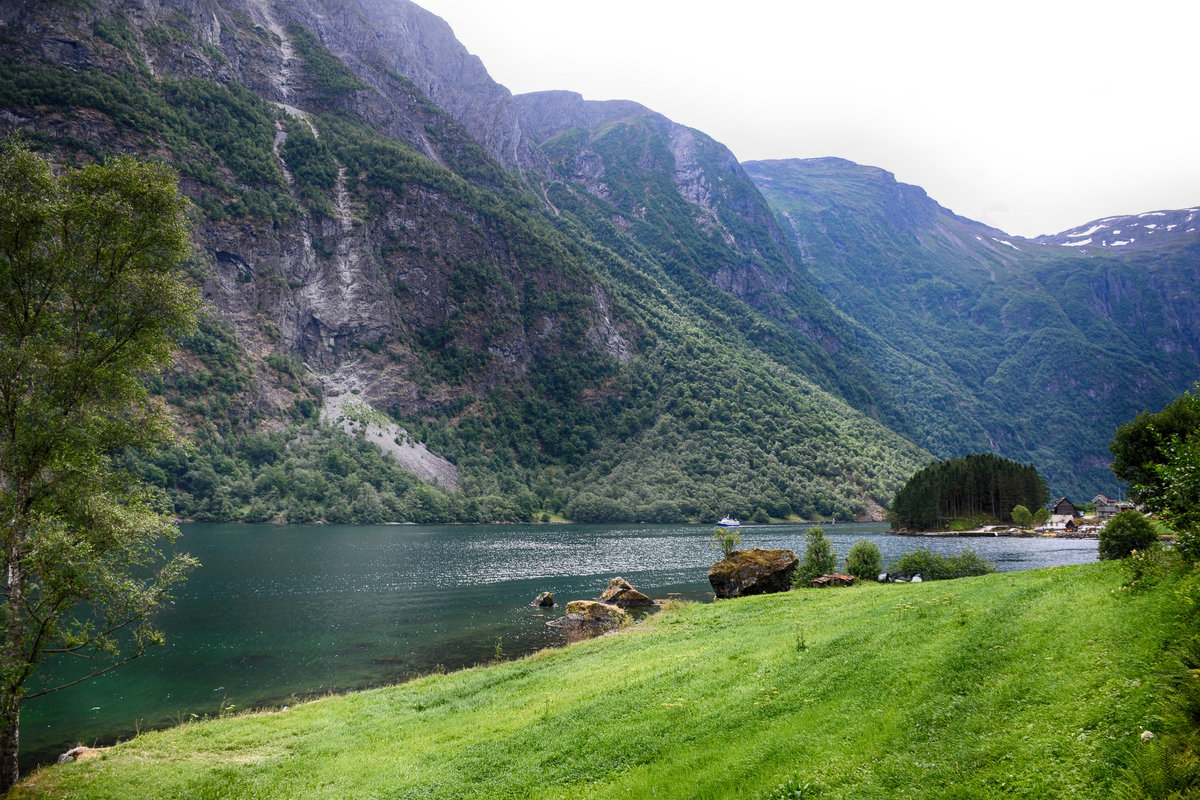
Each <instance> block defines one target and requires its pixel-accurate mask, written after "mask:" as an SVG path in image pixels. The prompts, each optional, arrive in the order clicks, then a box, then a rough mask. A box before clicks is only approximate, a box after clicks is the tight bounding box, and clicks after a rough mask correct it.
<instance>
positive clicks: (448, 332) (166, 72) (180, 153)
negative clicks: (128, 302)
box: [0, 0, 635, 411]
mask: <svg viewBox="0 0 1200 800" xmlns="http://www.w3.org/2000/svg"><path fill="white" fill-rule="evenodd" d="M47 10H48V9H47V8H45V7H43V6H42V5H41V4H36V3H24V4H9V5H7V6H6V7H5V9H4V10H3V12H0V13H3V14H4V16H3V17H0V20H2V21H3V23H4V27H5V30H6V32H7V34H8V36H9V40H8V41H9V42H10V43H11V44H10V45H6V55H7V56H8V57H10V58H13V59H15V60H17V61H19V62H22V63H23V64H24V65H27V66H26V72H24V73H22V76H21V78H20V79H18V81H17V82H20V81H21V80H25V81H26V82H30V81H32V80H33V78H30V77H29V76H30V75H31V74H33V71H34V70H37V69H45V70H50V71H52V72H53V71H54V70H68V71H70V74H72V75H74V76H79V75H84V76H86V75H89V74H91V72H90V71H93V70H94V71H96V72H99V73H104V74H107V75H110V76H115V78H116V79H115V80H112V79H109V80H107V81H103V83H104V88H103V89H102V91H104V92H110V93H111V92H114V91H119V90H122V91H126V92H133V93H134V96H131V97H130V98H129V99H125V98H124V97H121V96H120V95H118V98H117V99H116V100H113V101H111V102H110V101H109V100H108V99H107V98H102V99H101V100H100V101H99V102H96V103H93V104H92V107H90V108H89V107H87V106H88V100H87V95H86V89H85V88H84V87H82V86H80V87H72V89H71V90H69V96H65V97H63V98H62V100H63V101H64V102H66V103H70V104H72V105H73V106H74V107H73V108H71V110H70V111H69V112H66V113H64V112H62V111H58V110H55V109H54V108H53V107H52V106H49V105H46V104H39V103H36V102H33V103H22V102H20V101H15V98H14V97H13V96H12V93H9V98H8V102H5V103H4V104H3V105H4V107H5V109H4V115H5V118H6V120H7V122H6V126H7V127H20V128H22V129H25V130H27V131H31V132H34V133H35V135H38V136H41V137H44V140H45V141H46V142H48V143H50V144H51V145H52V146H54V145H56V146H58V147H60V148H61V151H62V152H64V153H66V152H69V151H70V150H71V149H73V148H75V147H78V146H80V145H83V146H85V147H89V148H94V149H96V148H103V147H104V146H105V145H110V144H112V143H114V142H115V143H121V144H122V145H123V146H124V147H125V148H126V149H129V150H144V149H145V143H146V141H147V134H149V136H150V137H154V136H156V135H161V136H164V137H165V138H164V140H163V145H161V146H160V147H159V148H158V150H157V151H158V152H159V153H160V154H161V155H163V156H165V157H166V158H168V159H169V160H172V161H174V162H175V163H176V164H177V165H179V166H180V168H181V170H182V171H183V172H184V181H183V188H184V190H185V191H186V192H187V193H189V194H190V195H192V196H193V197H195V198H196V199H197V201H198V202H199V203H200V204H201V205H202V206H204V207H205V208H206V209H208V210H209V213H206V214H205V215H203V216H202V217H201V218H200V220H199V224H198V226H197V228H196V244H197V251H198V257H199V258H200V260H201V261H203V262H205V264H206V266H207V269H206V271H207V273H208V277H207V279H206V280H205V285H204V296H205V298H206V300H208V301H209V303H210V304H211V306H212V307H213V308H214V309H216V310H218V313H219V314H220V315H221V316H223V317H224V318H226V319H229V320H231V321H233V322H234V323H235V324H236V325H237V328H238V331H239V334H240V336H241V338H242V340H243V342H244V343H245V344H246V346H247V348H248V351H249V352H251V353H257V354H258V355H259V356H262V355H265V354H266V353H268V352H271V351H272V350H276V349H282V350H283V351H284V352H290V353H294V354H296V355H298V356H299V357H300V358H301V359H302V360H303V361H304V363H305V364H307V365H308V366H309V367H310V368H311V369H313V370H314V371H315V372H317V373H318V374H335V373H345V372H347V371H349V372H352V373H357V374H358V375H359V376H360V377H364V378H365V377H366V376H370V380H366V381H364V389H365V390H366V391H367V392H368V393H369V398H368V399H369V400H370V401H371V402H372V403H374V404H375V405H376V406H378V407H380V408H388V407H398V408H401V409H404V410H407V411H412V410H416V409H420V408H423V407H429V406H436V405H438V404H443V403H446V402H450V401H452V400H453V399H454V398H455V397H457V396H461V395H464V394H467V393H470V392H473V391H479V390H485V391H486V390H487V389H488V387H495V386H497V385H500V384H502V383H505V382H507V381H512V380H520V379H521V376H522V375H523V374H524V373H525V371H526V370H527V369H528V367H529V365H530V363H531V362H532V360H533V359H534V358H535V357H537V356H538V354H539V353H544V352H548V351H556V350H557V349H559V348H560V347H561V346H563V345H561V344H560V343H559V341H558V340H559V339H560V336H559V334H560V333H561V325H560V324H559V318H560V316H561V313H560V312H558V311H557V310H546V309H537V308H532V307H531V305H533V306H536V305H538V303H537V302H536V301H535V300H534V295H538V296H540V295H541V293H543V292H545V291H552V292H556V291H561V292H566V293H570V294H572V296H576V297H580V298H585V299H586V301H587V303H586V305H587V307H584V308H576V309H574V314H573V316H574V317H575V318H578V319H581V320H582V321H583V322H584V323H585V326H586V328H587V330H588V331H589V333H588V334H587V335H586V336H585V337H584V338H583V339H582V342H583V346H585V347H586V346H589V345H588V342H595V343H597V344H596V345H595V346H596V347H597V348H598V349H600V350H601V351H602V352H610V351H611V352H614V353H617V354H620V355H621V356H622V357H625V358H628V357H629V354H630V353H631V352H632V347H631V345H630V343H629V342H630V339H631V337H632V336H633V335H635V333H634V332H633V331H632V329H631V328H630V327H629V326H628V325H626V324H624V323H622V322H621V320H620V319H618V318H616V317H614V313H615V312H614V308H615V305H614V304H613V303H612V302H611V300H610V299H609V298H607V297H606V294H605V292H604V290H603V289H601V288H600V287H599V286H597V285H596V284H595V282H594V281H593V280H592V279H589V278H588V277H587V276H586V274H584V273H582V272H578V271H576V273H575V275H574V277H566V275H565V272H564V271H563V270H562V269H560V267H561V266H562V265H561V264H556V263H553V260H552V259H550V258H546V259H543V260H541V261H540V262H539V263H537V264H534V263H532V262H531V259H530V258H529V255H530V250H531V249H533V250H537V249H551V250H552V249H553V248H554V247H556V246H558V245H557V244H555V243H554V239H555V237H554V235H553V233H552V232H550V231H548V230H547V229H545V228H544V226H542V225H541V223H539V222H537V221H536V220H533V216H535V215H534V214H533V212H531V211H530V210H528V209H526V210H519V211H518V212H517V213H516V215H515V216H514V215H513V214H512V213H511V212H509V211H506V210H503V205H504V201H501V200H500V199H499V198H498V197H496V196H495V195H493V194H491V193H492V192H496V191H499V192H508V193H511V192H513V191H515V187H516V186H517V183H516V182H515V180H514V179H513V178H512V176H511V175H510V174H509V173H508V172H506V171H505V169H504V167H517V166H518V165H522V166H524V167H525V168H527V169H529V168H537V167H538V165H539V164H544V163H545V159H544V157H543V156H541V155H540V153H539V152H538V151H537V150H536V148H534V147H533V146H532V145H531V144H530V142H529V140H528V139H527V138H526V137H524V135H523V134H522V133H521V131H520V128H519V124H518V120H517V115H516V110H515V106H514V103H513V101H512V98H511V96H510V95H509V93H508V91H507V90H505V89H504V88H503V87H501V86H499V85H497V84H495V83H494V82H493V81H492V80H491V79H490V77H489V76H488V75H487V72H486V70H485V69H484V68H483V65H482V64H481V63H480V62H479V60H478V59H477V58H475V57H474V56H471V55H470V54H469V53H467V52H466V50H465V49H464V48H463V47H462V45H461V44H459V43H458V42H457V41H456V40H455V39H454V37H453V34H452V33H451V31H450V29H449V27H448V26H447V25H446V24H445V23H444V22H443V21H442V20H440V19H439V18H437V17H435V16H433V15H432V14H429V13H428V12H426V11H424V10H423V9H421V8H419V7H417V6H416V5H414V4H412V3H409V2H407V0H395V2H390V1H389V2H383V1H381V0H362V2H349V1H343V0H299V2H289V3H274V2H270V0H232V1H231V2H222V3H217V2H214V1H213V0H191V1H190V2H182V3H172V4H160V3H157V2H153V1H152V0H141V1H139V2H118V1H117V0H108V1H107V2H98V3H91V4H87V5H75V4H63V5H62V6H61V7H60V8H59V9H57V10H58V11H60V12H61V13H53V14H48V13H43V12H45V11H47ZM63 74H64V75H66V74H68V73H63ZM89 80H90V79H89ZM189 81H191V83H189ZM196 81H201V83H196ZM134 87H136V88H134ZM212 87H229V88H228V89H226V90H223V91H224V92H225V93H224V94H221V98H220V100H219V101H218V102H233V101H234V100H235V99H236V101H237V102H239V103H241V104H243V106H244V108H239V109H237V110H230V109H224V108H221V107H220V106H219V105H217V106H214V105H213V102H214V95H215V94H217V93H218V92H217V90H216V89H215V88H212ZM241 87H244V89H246V90H249V94H245V93H243V94H240V95H239V94H237V92H244V90H243V89H242V88H241ZM231 92H232V94H230V93H231ZM193 93H200V94H204V95H206V98H207V99H204V98H199V99H196V100H195V101H193V100H192V97H191V95H192V94H193ZM164 101H165V102H164ZM264 101H265V102H264ZM151 102H153V103H156V104H160V105H161V106H162V108H163V109H164V110H163V111H158V112H157V113H159V114H160V115H161V114H163V113H166V112H176V111H179V112H186V113H187V114H188V115H189V116H188V118H187V119H186V120H184V121H183V122H180V123H179V125H178V127H177V128H175V129H172V128H170V124H171V123H169V122H168V123H163V122H161V121H160V120H151V121H147V122H145V123H144V124H143V123H141V122H139V121H138V120H134V121H133V122H132V124H130V123H129V122H123V121H122V119H121V118H120V117H119V115H117V114H115V113H114V112H113V105H114V103H115V104H119V105H120V106H121V108H120V110H121V111H126V110H128V111H129V113H136V111H137V109H136V107H137V106H138V105H139V104H142V105H145V104H147V103H151ZM151 113H156V112H155V111H151ZM225 113H233V114H235V115H236V114H247V113H249V114H253V115H257V118H258V119H259V120H261V122H260V123H259V124H257V126H250V125H247V127H246V128H245V129H244V130H240V131H238V132H237V134H236V135H237V137H238V138H237V139H236V140H234V139H233V137H232V136H231V137H230V139H231V140H230V141H225V140H223V139H222V136H223V135H224V134H225V133H226V131H224V130H222V124H223V123H222V122H221V120H220V118H219V117H218V118H214V117H213V115H214V114H225ZM338 120H343V121H344V120H353V121H354V123H355V124H357V125H359V127H358V128H356V129H349V128H346V127H345V124H344V123H339V122H338ZM297 125H299V126H301V127H297ZM139 126H140V130H139ZM339 126H340V127H339ZM335 128H336V130H335ZM300 134H303V139H304V141H303V142H302V143H301V144H299V145H298V144H297V140H296V137H297V136H299V135H300ZM338 134H340V138H339V137H338ZM180 135H182V136H191V137H199V139H200V140H201V141H203V142H204V144H205V145H207V148H205V147H203V146H198V145H197V144H188V143H187V142H185V141H182V140H181V139H179V138H176V139H172V137H179V136H180ZM371 136H374V137H375V138H374V139H370V137H371ZM364 137H366V138H364ZM368 140H369V141H368ZM394 142H402V143H404V144H407V145H408V146H409V147H410V148H411V150H410V151H405V149H404V148H403V147H402V146H397V145H396V144H395V143H394ZM364 148H366V149H368V150H371V149H372V148H373V152H374V154H375V155H374V156H364V155H363V152H364ZM97 152H98V150H97ZM247 154H249V155H250V156H254V157H256V158H257V159H258V161H257V162H255V163H254V164H252V165H250V166H248V167H246V169H244V170H242V171H239V170H238V168H237V166H236V164H237V163H238V162H237V161H235V159H242V160H246V159H247ZM380 154H386V155H387V156H388V157H389V158H391V159H393V161H395V163H396V164H398V165H399V166H397V167H396V168H395V169H393V170H392V171H391V172H390V173H389V174H388V175H387V176H383V175H381V174H379V173H376V172H374V171H373V170H376V169H378V166H379V165H378V164H377V163H376V164H373V163H371V158H372V157H376V158H377V157H378V156H379V155H380ZM416 154H420V155H421V156H424V157H425V158H427V159H428V160H429V162H431V163H427V164H426V165H424V166H423V165H422V164H421V162H420V160H419V158H418V157H417V156H416ZM351 158H354V159H356V161H355V162H354V163H351V160H350V159H351ZM414 158H417V159H418V160H415V161H414ZM192 159H195V160H197V161H204V160H211V161H213V162H214V163H215V165H216V169H210V170H207V171H205V170H203V169H201V168H198V167H196V166H195V165H191V164H190V163H189V162H190V160H192ZM230 165H233V166H230ZM322 170H323V172H321V171H322ZM251 201H253V202H254V203H256V204H258V205H255V206H251V205H250V203H251ZM263 203H266V204H267V205H266V206H263V205H262V204H263ZM247 212H249V213H247ZM264 223H266V224H264ZM514 237H517V239H519V240H520V241H515V240H514ZM468 273H469V274H468ZM423 342H425V343H426V344H427V345H429V346H424V345H423V344H422V343H423ZM447 346H450V347H455V346H457V347H460V348H462V349H463V350H464V351H466V350H469V351H470V352H471V353H472V354H474V357H473V358H472V359H470V361H471V368H470V369H469V370H468V372H469V374H466V375H460V376H458V377H460V378H462V380H456V381H454V382H453V383H454V385H448V384H447V383H446V382H445V381H437V380H432V381H431V380H430V379H429V377H428V374H429V372H430V371H431V369H432V370H434V371H436V370H437V368H438V366H439V365H438V363H437V361H438V358H439V357H440V356H441V355H442V352H441V351H443V350H444V349H445V348H446V347H447ZM430 347H433V348H434V351H433V352H431V351H430ZM439 384H440V385H439Z"/></svg>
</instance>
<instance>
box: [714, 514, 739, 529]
mask: <svg viewBox="0 0 1200 800" xmlns="http://www.w3.org/2000/svg"><path fill="white" fill-rule="evenodd" d="M741 526H742V523H740V522H738V521H737V520H736V519H734V518H733V517H724V518H722V520H721V521H720V522H718V523H717V527H719V528H740V527H741Z"/></svg>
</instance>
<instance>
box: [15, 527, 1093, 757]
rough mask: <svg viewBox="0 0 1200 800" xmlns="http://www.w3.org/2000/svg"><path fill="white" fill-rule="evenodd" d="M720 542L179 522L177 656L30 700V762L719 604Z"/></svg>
mask: <svg viewBox="0 0 1200 800" xmlns="http://www.w3.org/2000/svg"><path fill="white" fill-rule="evenodd" d="M809 527H810V526H808V525H772V526H746V527H745V528H744V529H743V537H744V546H746V547H765V548H777V547H782V548H789V549H792V550H795V551H797V552H798V553H803V550H804V533H805V531H807V530H808V528H809ZM825 530H826V533H827V534H828V536H829V538H830V539H831V541H832V542H833V544H834V547H835V549H836V550H837V551H838V553H839V554H841V555H842V556H845V554H846V552H847V551H848V550H849V549H850V546H851V545H852V544H853V543H854V541H856V540H857V539H859V538H867V539H870V540H872V541H874V542H875V543H876V544H877V545H878V546H879V549H880V550H881V551H882V553H883V556H884V562H885V563H887V562H888V561H890V560H892V559H895V558H897V557H899V556H900V555H901V554H903V553H904V552H907V551H909V550H912V549H915V548H917V547H928V548H930V549H932V550H935V551H937V552H943V553H947V554H953V553H956V552H959V551H960V550H962V549H964V548H967V547H971V548H974V549H975V550H976V551H977V552H978V553H980V555H982V556H983V557H984V558H986V559H988V560H989V561H991V562H992V563H994V564H995V565H996V566H997V568H998V569H1000V570H1001V571H1007V570H1014V569H1031V568H1036V567H1047V566H1058V565H1064V564H1080V563H1087V562H1091V561H1095V560H1096V542H1095V540H1090V541H1089V540H1060V539H1044V538H1036V539H1015V538H960V537H918V538H911V537H898V536H891V535H886V534H885V533H884V531H885V526H884V525H883V524H869V523H868V524H845V525H834V526H827V527H826V528H825ZM711 531H712V528H711V526H699V525H690V526H689V525H675V526H670V525H625V526H611V525H607V526H606V525H480V526H409V525H404V526H393V525H388V526H341V525H312V526H301V525H295V526H269V525H184V526H183V537H182V538H181V539H180V541H179V547H180V549H182V550H184V551H186V552H189V553H191V554H193V555H194V556H196V557H197V558H199V559H200V561H201V564H202V566H201V567H200V568H198V569H197V570H196V571H195V572H194V573H193V574H192V575H191V577H190V578H189V579H188V581H187V583H186V584H184V585H183V587H182V588H181V589H180V590H179V591H178V592H177V593H176V598H175V602H174V605H173V606H172V607H171V608H169V609H168V610H167V611H165V612H164V613H163V614H162V615H161V616H160V623H161V626H162V628H163V629H164V630H165V631H166V634H167V643H166V644H165V645H164V646H162V647H157V648H153V649H152V650H151V652H150V653H149V654H148V655H146V656H144V657H143V658H141V659H139V660H136V661H134V662H131V663H130V664H127V665H125V666H123V667H121V668H120V669H118V670H116V671H114V672H111V673H108V674H106V675H103V676H101V677H99V678H96V679H94V680H92V681H89V682H87V683H83V684H80V685H78V686H74V687H71V688H69V689H66V690H63V691H61V692H58V693H55V694H51V695H47V696H46V697H43V698H38V699H36V700H31V701H30V702H29V703H28V704H27V705H26V706H25V710H24V711H23V714H22V741H23V746H24V760H25V761H26V762H27V765H28V766H32V765H33V764H36V763H45V762H46V761H49V760H52V759H53V757H54V756H55V755H57V754H58V753H61V752H63V751H65V750H66V749H68V748H69V747H72V746H74V745H75V744H79V743H83V744H89V745H90V744H93V743H101V744H103V743H109V742H111V741H113V740H114V739H117V738H121V737H127V736H129V735H131V734H132V733H133V732H134V731H135V730H138V729H141V730H145V729H147V728H152V727H160V726H163V725H169V724H171V723H173V722H176V721H180V720H186V719H188V718H190V716H191V715H192V714H195V715H199V716H205V715H210V714H216V713H220V712H221V711H222V710H231V709H232V710H234V711H240V710H243V709H247V708H256V707H259V706H263V705H284V704H287V703H289V702H294V701H295V700H296V699H298V698H300V697H307V696H313V695H319V694H322V693H325V692H331V691H344V690H347V689H356V688H364V687H370V686H380V685H385V684H389V683H394V682H398V681H402V680H405V679H407V678H411V677H414V676H416V675H420V674H424V673H428V672H431V671H434V670H437V669H442V668H444V669H457V668H460V667H464V666H469V665H473V664H477V663H481V662H485V661H488V660H490V659H493V658H495V657H497V655H501V656H502V657H505V658H508V657H512V656H518V655H524V654H526V653H530V652H533V651H535V650H538V649H540V648H543V647H547V646H553V645H556V644H560V643H561V642H562V633H561V631H559V630H558V629H555V628H549V627H547V626H546V624H545V623H546V622H547V620H549V619H551V618H553V617H554V616H558V615H561V614H562V613H563V606H565V604H566V601H567V600H571V599H582V598H592V597H596V596H597V595H599V594H600V592H601V591H603V589H604V587H605V585H606V584H607V583H608V580H609V578H612V577H614V576H617V575H620V576H623V577H625V578H626V579H628V580H629V581H630V582H631V583H633V585H634V586H635V587H637V588H638V589H640V590H642V591H643V592H645V593H647V594H649V595H650V596H651V597H655V598H666V597H679V598H682V599H689V600H710V599H712V593H711V591H710V590H709V586H708V581H707V578H706V576H707V572H708V567H709V566H710V565H711V564H712V563H713V561H715V560H716V554H715V552H714V550H713V549H712V544H711V540H710V538H709V535H710V533H711ZM543 591H549V592H553V593H554V595H555V597H556V598H557V599H558V601H559V603H560V605H559V607H558V608H556V609H552V610H549V611H542V610H539V609H535V608H532V607H530V606H529V602H530V601H531V600H532V599H533V598H534V597H535V596H537V594H538V593H540V592H543ZM88 666H89V665H87V664H83V665H80V666H79V667H78V668H79V669H81V670H83V671H87V667H88ZM59 669H60V670H61V668H59ZM81 674H82V673H81ZM69 675H70V673H67V672H62V671H59V672H58V673H57V674H55V675H48V676H45V677H46V679H47V680H52V679H56V678H57V679H61V678H63V677H68V676H69Z"/></svg>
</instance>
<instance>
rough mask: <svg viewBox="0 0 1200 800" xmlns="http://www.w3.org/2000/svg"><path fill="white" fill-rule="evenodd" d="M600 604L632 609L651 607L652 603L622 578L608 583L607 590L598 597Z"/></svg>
mask: <svg viewBox="0 0 1200 800" xmlns="http://www.w3.org/2000/svg"><path fill="white" fill-rule="evenodd" d="M599 601H600V602H601V603H609V604H611V605H614V606H617V607H619V608H634V607H643V606H652V605H654V601H653V600H651V599H650V598H649V597H647V596H646V595H644V594H642V593H641V592H639V591H638V590H637V589H635V588H633V586H631V585H630V583H629V581H627V580H625V579H624V578H613V579H612V580H611V581H609V582H608V588H607V589H605V590H604V594H602V595H600V597H599Z"/></svg>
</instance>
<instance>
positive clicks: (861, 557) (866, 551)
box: [846, 539, 883, 580]
mask: <svg viewBox="0 0 1200 800" xmlns="http://www.w3.org/2000/svg"><path fill="white" fill-rule="evenodd" d="M846 572H848V573H850V574H851V575H853V576H854V577H856V578H862V579H864V580H868V579H869V580H873V579H875V578H876V577H878V576H879V573H881V572H883V555H882V554H881V553H880V552H879V546H878V545H876V544H875V543H874V542H871V541H868V540H866V539H859V540H858V541H857V542H855V543H854V544H853V545H851V547H850V552H849V553H847V554H846Z"/></svg>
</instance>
